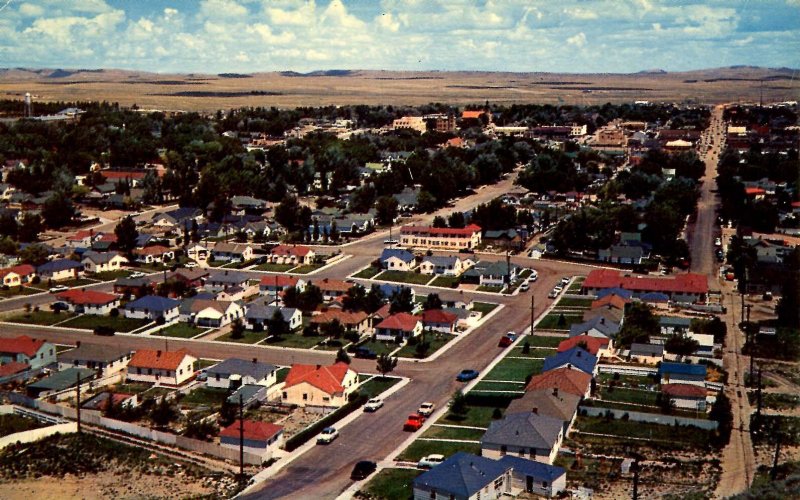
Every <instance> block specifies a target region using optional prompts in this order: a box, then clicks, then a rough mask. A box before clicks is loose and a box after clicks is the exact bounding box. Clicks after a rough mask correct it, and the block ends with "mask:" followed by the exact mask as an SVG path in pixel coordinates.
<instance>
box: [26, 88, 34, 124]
mask: <svg viewBox="0 0 800 500" xmlns="http://www.w3.org/2000/svg"><path fill="white" fill-rule="evenodd" d="M32 116H33V105H32V103H31V93H30V92H25V118H30V117H32Z"/></svg>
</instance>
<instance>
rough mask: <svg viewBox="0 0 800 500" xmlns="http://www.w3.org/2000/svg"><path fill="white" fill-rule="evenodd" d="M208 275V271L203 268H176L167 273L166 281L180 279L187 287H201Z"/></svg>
mask: <svg viewBox="0 0 800 500" xmlns="http://www.w3.org/2000/svg"><path fill="white" fill-rule="evenodd" d="M208 277H209V272H208V271H207V270H205V269H186V268H180V269H176V270H175V271H174V272H169V273H167V281H172V280H175V281H180V282H182V283H183V284H184V285H186V287H187V288H201V287H202V286H203V285H205V283H206V280H207V279H208Z"/></svg>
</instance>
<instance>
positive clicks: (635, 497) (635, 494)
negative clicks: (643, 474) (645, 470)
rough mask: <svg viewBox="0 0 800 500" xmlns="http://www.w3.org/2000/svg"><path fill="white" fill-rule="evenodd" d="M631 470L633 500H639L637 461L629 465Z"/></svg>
mask: <svg viewBox="0 0 800 500" xmlns="http://www.w3.org/2000/svg"><path fill="white" fill-rule="evenodd" d="M631 469H632V470H633V496H632V498H633V500H639V459H638V458H637V459H635V460H634V461H633V464H632V465H631Z"/></svg>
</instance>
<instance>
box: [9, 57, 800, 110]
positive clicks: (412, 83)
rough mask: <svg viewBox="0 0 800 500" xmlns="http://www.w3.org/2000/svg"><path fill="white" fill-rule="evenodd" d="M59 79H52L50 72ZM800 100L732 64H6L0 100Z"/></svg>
mask: <svg viewBox="0 0 800 500" xmlns="http://www.w3.org/2000/svg"><path fill="white" fill-rule="evenodd" d="M51 75H53V76H51ZM762 79H763V81H764V85H763V92H764V100H765V101H783V100H786V99H789V98H791V97H792V96H796V95H797V93H798V90H800V80H798V79H796V78H792V71H791V70H790V69H764V68H754V67H744V66H739V67H730V68H718V69H708V70H699V71H688V72H674V73H665V72H658V71H656V72H642V73H634V74H559V73H492V72H479V71H474V72H441V71H429V72H410V71H408V72H400V71H358V70H357V71H336V72H317V73H313V74H309V75H303V74H299V73H291V72H286V73H255V74H251V75H246V76H245V77H243V78H226V77H224V76H218V75H200V74H190V75H175V74H155V73H145V72H139V71H122V70H99V71H91V72H87V71H64V70H59V71H58V72H57V73H54V71H53V70H52V69H49V70H48V69H45V70H27V69H17V68H14V69H2V70H0V98H5V99H19V100H22V96H23V95H24V94H25V92H30V93H31V94H33V96H34V101H37V100H38V101H55V100H60V101H70V102H74V101H89V100H91V101H102V100H106V101H111V102H119V103H120V104H121V105H123V106H131V105H133V104H137V105H138V106H139V107H141V108H157V109H165V110H188V111H214V110H217V109H228V108H238V107H243V106H265V107H269V106H277V107H281V108H290V107H296V106H325V105H331V104H339V105H346V104H393V105H400V104H409V105H414V104H426V103H430V102H441V103H445V104H456V105H457V104H467V103H476V102H480V103H483V102H485V101H486V100H489V101H491V102H493V103H498V104H512V103H531V102H536V103H549V104H558V103H559V102H561V101H563V102H564V103H565V104H584V105H585V104H602V103H606V102H623V101H628V102H629V101H633V100H649V101H656V102H659V101H668V102H676V101H677V102H683V101H686V100H692V101H693V102H696V101H698V100H699V101H701V102H706V103H715V102H730V101H731V100H738V99H741V100H745V101H752V102H757V101H758V100H759V92H760V88H761V80H762Z"/></svg>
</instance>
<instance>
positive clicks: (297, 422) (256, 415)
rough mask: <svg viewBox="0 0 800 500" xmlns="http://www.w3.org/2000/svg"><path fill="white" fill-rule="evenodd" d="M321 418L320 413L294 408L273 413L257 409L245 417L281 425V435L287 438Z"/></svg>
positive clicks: (264, 409)
mask: <svg viewBox="0 0 800 500" xmlns="http://www.w3.org/2000/svg"><path fill="white" fill-rule="evenodd" d="M322 417H323V415H322V414H321V413H312V412H307V411H305V410H304V409H302V408H295V409H294V410H291V411H284V410H280V411H274V410H272V409H271V408H259V409H257V410H252V411H251V412H249V414H248V415H247V418H252V419H255V420H260V421H262V422H272V423H274V424H278V425H282V426H283V433H284V435H285V436H286V437H287V438H290V437H292V436H293V435H295V434H297V433H298V432H299V431H301V430H303V429H305V428H306V427H308V426H309V425H311V424H313V423H314V422H316V421H317V420H319V419H321V418H322Z"/></svg>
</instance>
